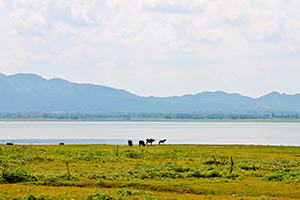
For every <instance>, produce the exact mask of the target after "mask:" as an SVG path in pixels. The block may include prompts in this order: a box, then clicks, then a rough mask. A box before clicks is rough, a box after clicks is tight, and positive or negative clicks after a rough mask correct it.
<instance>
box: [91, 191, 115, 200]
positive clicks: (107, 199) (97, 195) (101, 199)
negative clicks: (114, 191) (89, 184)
mask: <svg viewBox="0 0 300 200" xmlns="http://www.w3.org/2000/svg"><path fill="white" fill-rule="evenodd" d="M115 199H117V198H116V197H114V196H113V195H111V194H110V193H109V192H100V191H99V190H95V191H92V192H90V193H89V194H88V195H87V198H86V200H115Z"/></svg>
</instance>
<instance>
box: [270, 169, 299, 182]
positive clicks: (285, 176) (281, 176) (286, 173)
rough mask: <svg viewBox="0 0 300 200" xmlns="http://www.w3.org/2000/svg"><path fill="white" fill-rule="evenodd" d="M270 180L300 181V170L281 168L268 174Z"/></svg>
mask: <svg viewBox="0 0 300 200" xmlns="http://www.w3.org/2000/svg"><path fill="white" fill-rule="evenodd" d="M266 179H267V180H270V181H284V182H286V183H299V182H300V171H290V170H281V171H277V172H275V173H273V174H270V175H267V176H266Z"/></svg>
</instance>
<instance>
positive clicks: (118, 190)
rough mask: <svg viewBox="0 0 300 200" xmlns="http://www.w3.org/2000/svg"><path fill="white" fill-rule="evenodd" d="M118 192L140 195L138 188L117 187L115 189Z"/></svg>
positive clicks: (125, 194) (124, 194) (123, 194)
mask: <svg viewBox="0 0 300 200" xmlns="http://www.w3.org/2000/svg"><path fill="white" fill-rule="evenodd" d="M117 192H118V194H120V195H122V196H128V195H129V196H130V195H133V196H137V195H141V192H140V191H139V190H134V189H131V188H118V189H117Z"/></svg>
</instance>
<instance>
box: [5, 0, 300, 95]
mask: <svg viewBox="0 0 300 200" xmlns="http://www.w3.org/2000/svg"><path fill="white" fill-rule="evenodd" d="M1 2H2V1H0V8H3V6H5V9H2V10H0V22H1V23H0V24H1V25H0V28H1V30H5V31H4V32H3V31H2V32H1V33H0V46H1V47H2V50H0V51H1V56H0V57H1V61H0V70H1V72H3V73H17V72H32V73H38V74H41V75H43V76H45V77H56V76H58V77H61V78H66V79H69V80H71V81H74V82H77V81H78V82H92V83H97V84H105V85H109V86H112V87H117V88H122V89H127V90H129V91H132V92H134V93H137V94H140V95H154V96H157V95H160V96H166V95H180V94H185V93H197V92H201V91H204V90H225V91H228V92H241V93H242V94H247V95H251V96H259V95H262V94H264V93H267V92H269V91H273V90H280V92H285V91H286V92H290V93H295V92H300V80H298V78H297V77H299V75H300V71H299V67H298V63H299V61H300V60H299V59H300V58H299V53H300V38H299V35H300V15H299V9H300V3H299V1H297V0H289V1H286V0H272V1H259V0H241V1H221V0H216V1H208V0H194V1H179V0H167V1H165V0H147V1H142V0H129V1H119V0H110V1H108V0H107V1H94V0H89V1H84V0H53V1H49V0H43V1H41V0H15V1H13V2H12V1H5V4H4V3H3V2H2V3H1ZM3 10H5V12H3Z"/></svg>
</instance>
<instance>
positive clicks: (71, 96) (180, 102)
mask: <svg viewBox="0 0 300 200" xmlns="http://www.w3.org/2000/svg"><path fill="white" fill-rule="evenodd" d="M31 111H37V112H55V111H62V112H69V111H70V112H89V111H93V112H241V113H262V112H293V113H295V112H300V94H295V95H287V94H279V93H278V92H272V93H270V94H267V95H265V96H262V97H260V98H250V97H246V96H241V95H240V94H229V93H225V92H202V93H199V94H195V95H184V96H173V97H164V98H161V97H141V96H137V95H135V94H132V93H130V92H127V91H125V90H120V89H114V88H111V87H106V86H101V85H92V84H78V83H71V82H68V81H66V80H63V79H49V80H47V79H44V78H42V77H41V76H38V75H35V74H15V75H10V76H6V75H4V74H1V73H0V112H31Z"/></svg>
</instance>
